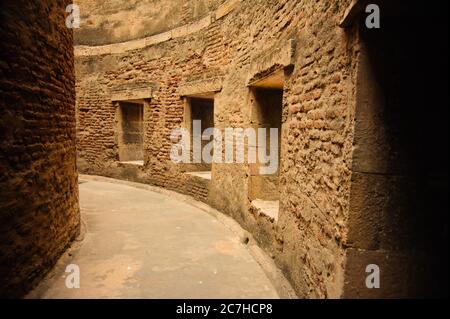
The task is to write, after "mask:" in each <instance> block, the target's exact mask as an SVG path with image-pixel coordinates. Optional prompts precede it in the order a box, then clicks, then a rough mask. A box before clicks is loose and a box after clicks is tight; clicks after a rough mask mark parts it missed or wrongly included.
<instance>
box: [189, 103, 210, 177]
mask: <svg viewBox="0 0 450 319" xmlns="http://www.w3.org/2000/svg"><path fill="white" fill-rule="evenodd" d="M184 120H185V126H186V128H187V129H188V130H189V132H190V134H191V158H194V157H193V155H192V154H193V148H194V141H195V140H201V141H202V142H201V149H202V150H203V148H204V147H205V146H206V145H207V144H208V143H210V141H204V140H203V139H202V133H203V132H204V130H206V129H208V128H213V127H214V96H213V95H211V96H204V97H187V98H186V105H185V114H184ZM194 121H200V124H201V125H200V130H194V127H193V123H194ZM211 140H212V138H211ZM185 170H186V171H187V172H188V174H191V175H194V176H198V177H201V178H204V179H211V170H212V164H211V163H207V162H205V161H204V159H203V158H202V159H201V163H192V164H188V165H186V166H185Z"/></svg>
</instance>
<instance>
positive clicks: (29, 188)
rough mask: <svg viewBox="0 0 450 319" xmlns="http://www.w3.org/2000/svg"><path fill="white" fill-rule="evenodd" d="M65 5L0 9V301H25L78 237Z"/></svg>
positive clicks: (6, 4) (8, 4)
mask: <svg viewBox="0 0 450 319" xmlns="http://www.w3.org/2000/svg"><path fill="white" fill-rule="evenodd" d="M69 2H70V1H58V2H54V1H20V0H18V1H2V3H1V4H0V39H1V43H0V74H1V76H0V136H1V143H0V172H1V174H0V298H1V297H7V298H13V297H19V296H22V295H23V294H24V293H25V292H26V291H27V290H28V289H29V288H30V287H32V286H33V285H34V284H35V283H36V282H37V281H38V280H39V279H40V278H42V277H43V276H44V275H45V273H46V272H47V271H48V270H50V269H51V267H52V266H53V265H54V263H55V262H56V261H57V259H58V258H59V256H60V255H61V254H62V252H63V251H64V250H65V249H66V248H67V247H68V245H69V244H70V243H71V241H72V240H73V239H74V237H75V236H76V235H77V233H78V231H79V206H78V179H77V171H76V160H75V157H76V147H75V133H76V132H75V89H74V87H75V74H74V62H73V60H74V57H73V38H72V31H71V30H69V29H67V28H66V26H65V18H66V13H65V7H66V5H67V4H68V3H69ZM56 3H58V4H56Z"/></svg>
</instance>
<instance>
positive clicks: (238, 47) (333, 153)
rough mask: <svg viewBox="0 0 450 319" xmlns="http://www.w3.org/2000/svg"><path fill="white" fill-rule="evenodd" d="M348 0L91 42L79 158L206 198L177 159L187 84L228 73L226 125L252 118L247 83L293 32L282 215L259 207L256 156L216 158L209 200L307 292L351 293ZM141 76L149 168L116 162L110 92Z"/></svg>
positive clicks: (220, 118)
mask: <svg viewBox="0 0 450 319" xmlns="http://www.w3.org/2000/svg"><path fill="white" fill-rule="evenodd" d="M349 2H350V1H324V2H317V1H307V0H304V1H300V0H298V1H294V0H283V1H266V0H264V1H263V0H252V1H242V2H241V3H240V4H239V6H238V8H237V9H236V10H234V11H232V12H230V13H229V14H227V15H225V16H223V17H221V18H220V19H218V20H213V22H212V23H211V24H210V25H209V26H207V27H206V29H203V30H201V31H200V32H196V33H190V34H187V35H186V36H184V37H173V38H172V39H171V40H169V41H164V42H161V43H157V44H155V45H151V46H146V47H143V48H139V49H135V50H130V51H126V50H125V51H123V52H119V53H115V54H100V55H97V54H92V53H89V49H86V48H84V51H83V53H82V55H79V56H78V57H77V62H76V72H77V77H78V81H77V102H78V108H77V109H78V142H79V144H78V149H79V155H80V166H79V167H80V169H81V170H82V171H83V172H85V173H93V174H101V175H106V176H112V177H118V178H126V179H133V180H138V181H141V182H146V183H151V184H155V185H159V186H163V187H167V188H170V189H175V190H177V191H180V192H184V193H187V194H191V195H193V196H195V197H197V198H200V199H201V198H205V189H204V188H203V189H202V188H201V187H200V188H199V187H192V180H191V178H190V177H187V176H186V175H184V174H182V173H181V172H180V169H179V167H177V166H176V165H174V164H171V163H170V161H169V151H170V148H171V145H172V144H171V142H170V140H169V136H170V132H171V130H172V129H173V128H178V127H180V126H181V125H182V121H183V107H184V105H183V101H182V99H181V97H180V94H179V93H178V89H179V87H180V85H182V83H185V82H189V81H193V80H200V79H207V78H217V77H223V79H224V80H223V88H222V91H221V92H220V93H219V94H217V95H216V98H215V126H216V127H218V128H225V127H248V126H249V125H250V121H251V118H250V114H251V112H250V106H249V103H248V96H249V89H248V87H247V86H246V84H247V80H248V77H249V75H250V74H251V72H252V71H251V70H252V65H253V64H254V63H257V62H258V61H259V59H260V58H261V57H264V56H266V55H267V54H269V53H271V52H273V51H277V50H278V49H279V48H283V47H285V45H286V44H287V43H288V42H289V40H291V39H294V41H295V42H296V46H297V50H296V53H295V55H294V57H293V62H294V67H293V69H292V68H291V69H289V70H287V71H286V83H285V90H284V99H283V101H284V105H283V124H282V127H283V136H284V137H283V141H282V143H283V145H282V152H283V153H282V163H281V164H282V169H281V173H280V175H281V180H280V184H281V185H280V187H281V196H280V197H281V209H280V218H279V221H278V224H274V223H273V222H271V221H269V220H268V219H266V218H264V217H261V216H257V215H253V214H252V213H251V210H250V202H249V199H248V183H249V178H248V173H249V171H248V170H249V168H248V166H246V165H237V164H236V165H229V164H227V165H225V164H217V165H216V164H215V165H214V167H213V180H212V181H211V183H210V184H209V193H208V198H207V201H208V202H209V203H210V204H211V205H213V206H215V207H216V208H218V209H220V210H221V211H224V212H226V213H228V214H229V215H231V216H233V217H234V218H235V219H236V220H238V221H239V222H240V223H241V224H242V225H243V226H244V227H245V228H247V229H248V230H250V231H251V232H252V233H253V234H254V235H255V237H256V238H257V240H258V241H259V242H260V244H261V245H262V246H263V247H264V248H265V249H266V250H267V251H269V252H270V253H271V254H272V255H273V256H274V258H275V260H276V261H277V263H278V264H279V265H280V267H281V268H282V269H283V271H284V273H285V274H286V276H287V277H288V278H289V279H290V281H291V282H292V284H293V285H294V287H295V289H296V291H297V292H298V293H299V295H300V296H302V297H317V298H323V297H339V296H341V294H342V289H343V286H344V282H343V278H344V272H343V269H344V264H345V249H344V245H345V240H346V231H347V230H346V219H347V217H348V216H347V214H348V205H349V190H350V178H351V159H352V141H353V121H354V104H355V103H354V94H355V92H354V88H355V84H354V81H355V69H356V67H355V64H356V61H357V59H356V56H357V50H356V48H357V45H356V38H357V37H356V33H355V32H348V31H345V30H343V29H340V28H339V27H337V24H338V22H339V19H340V18H341V17H342V15H343V12H344V10H345V9H346V7H347V5H348V4H349ZM126 45H127V44H124V47H126ZM124 47H122V49H123V48H124ZM122 49H121V50H122ZM107 50H109V49H107ZM113 50H115V49H114V48H113ZM93 52H94V51H93ZM269 55H270V54H269ZM137 83H139V84H142V83H144V84H146V85H147V86H148V87H153V89H154V91H153V96H152V99H151V101H150V103H149V106H148V108H147V109H146V113H145V115H144V117H145V129H144V131H145V142H144V143H145V162H146V164H145V167H144V168H143V169H139V168H135V167H131V166H124V165H122V164H118V163H117V147H116V142H115V140H114V106H113V103H112V102H111V96H110V94H109V92H111V91H113V90H114V88H116V87H118V86H123V85H127V86H128V87H129V88H133V86H136V85H137Z"/></svg>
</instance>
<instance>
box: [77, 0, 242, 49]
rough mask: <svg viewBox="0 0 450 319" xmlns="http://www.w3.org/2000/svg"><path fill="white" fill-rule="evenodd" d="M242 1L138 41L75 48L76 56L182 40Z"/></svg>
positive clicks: (237, 0)
mask: <svg viewBox="0 0 450 319" xmlns="http://www.w3.org/2000/svg"><path fill="white" fill-rule="evenodd" d="M241 1H242V0H227V1H226V2H224V3H223V4H222V5H220V6H219V7H218V8H217V10H215V11H214V12H211V13H210V14H208V15H207V16H206V17H204V18H202V19H200V20H197V21H195V22H192V23H188V24H185V25H183V26H180V27H177V28H174V29H172V30H169V31H166V32H163V33H159V34H156V35H153V36H150V37H146V38H143V39H138V40H131V41H126V42H121V43H114V44H108V45H101V46H85V45H78V46H75V56H76V57H81V56H96V55H105V54H121V53H125V52H128V51H132V50H137V49H143V48H146V47H149V46H152V45H155V44H159V43H163V42H166V41H169V40H171V39H176V38H181V37H184V36H187V35H190V34H194V33H196V32H199V31H201V30H204V29H206V28H207V27H209V26H210V25H211V23H212V22H213V21H216V20H219V19H221V18H223V17H225V16H226V15H228V14H229V13H230V12H232V11H233V10H234V9H235V8H236V7H237V6H238V5H239V3H240V2H241Z"/></svg>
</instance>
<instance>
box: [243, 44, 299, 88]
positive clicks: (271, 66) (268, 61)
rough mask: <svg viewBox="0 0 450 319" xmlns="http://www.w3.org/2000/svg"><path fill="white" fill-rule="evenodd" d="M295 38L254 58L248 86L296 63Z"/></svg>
mask: <svg viewBox="0 0 450 319" xmlns="http://www.w3.org/2000/svg"><path fill="white" fill-rule="evenodd" d="M294 55H295V40H294V39H290V40H288V41H287V42H286V43H285V44H284V45H282V46H279V47H275V48H273V49H271V50H269V51H267V52H264V53H263V54H261V55H260V56H259V57H256V58H253V61H252V63H251V65H250V73H249V76H248V79H247V86H251V85H252V83H255V82H258V81H260V80H261V79H264V78H266V77H268V76H270V75H271V74H272V73H275V72H277V71H280V70H282V69H284V68H286V67H289V66H292V65H294Z"/></svg>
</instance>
